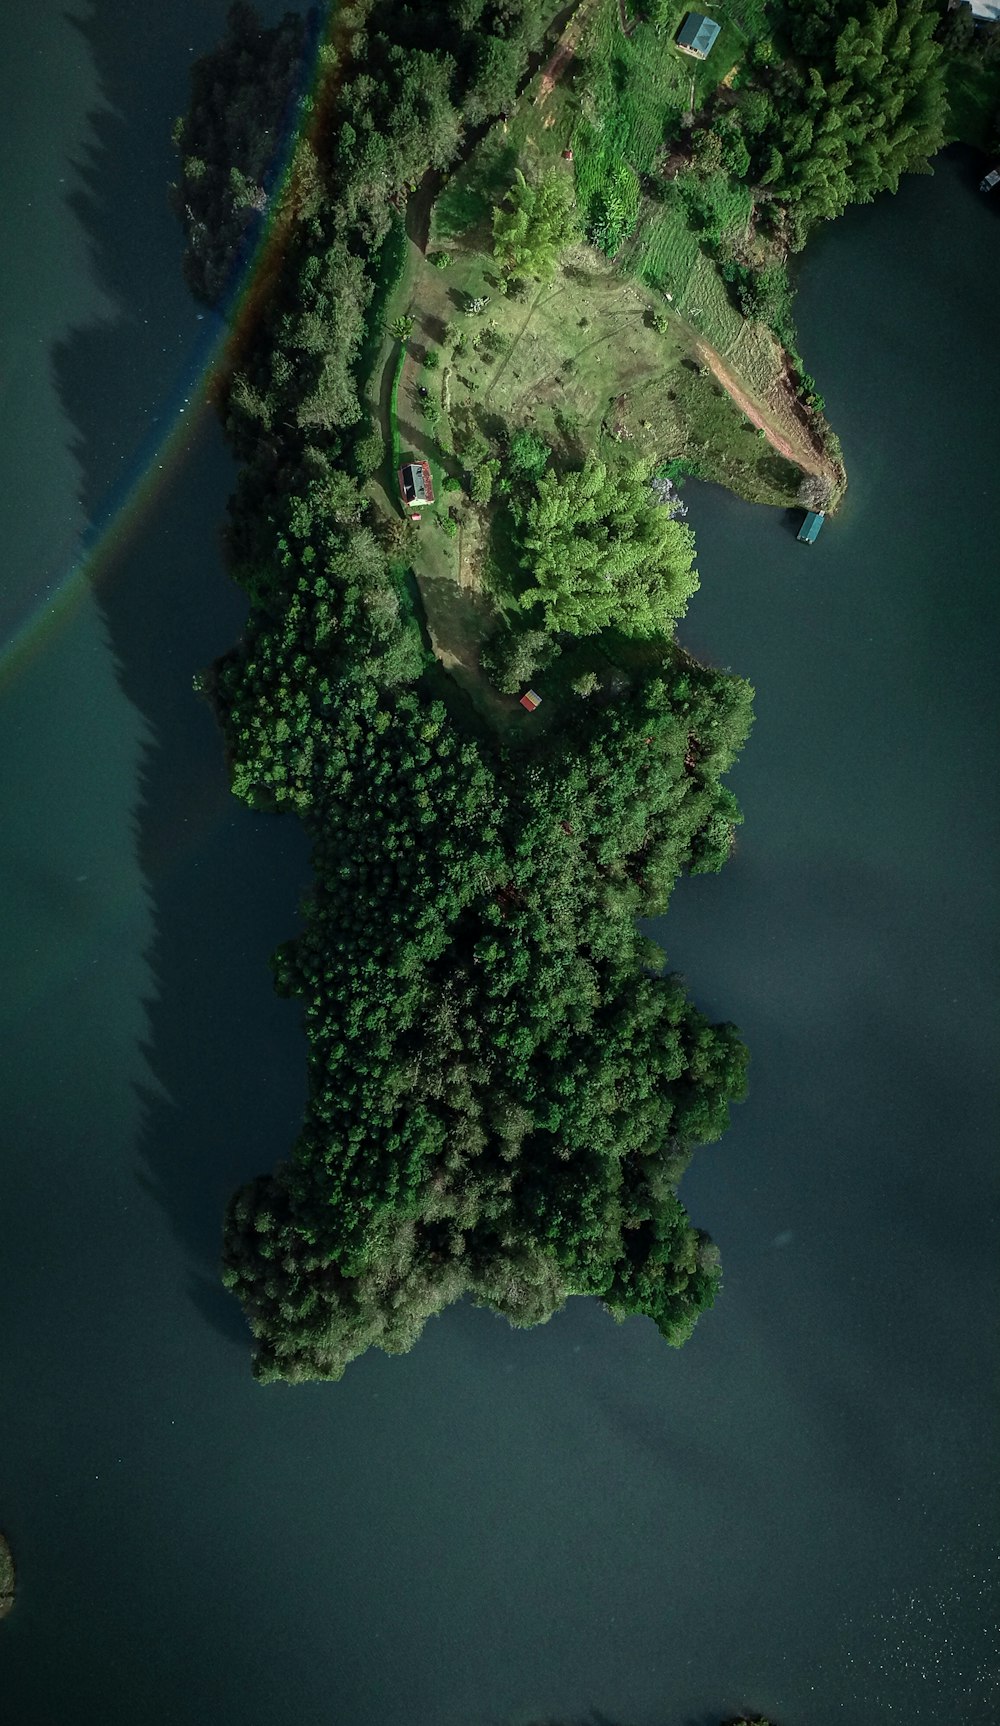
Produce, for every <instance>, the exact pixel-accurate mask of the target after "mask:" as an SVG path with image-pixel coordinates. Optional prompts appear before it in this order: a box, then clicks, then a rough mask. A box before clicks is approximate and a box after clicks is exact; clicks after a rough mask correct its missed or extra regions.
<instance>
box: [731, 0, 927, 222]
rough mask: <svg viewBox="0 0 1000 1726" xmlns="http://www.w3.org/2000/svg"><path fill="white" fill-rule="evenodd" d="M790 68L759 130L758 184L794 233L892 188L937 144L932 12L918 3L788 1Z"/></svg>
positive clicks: (923, 1)
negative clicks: (787, 207)
mask: <svg viewBox="0 0 1000 1726" xmlns="http://www.w3.org/2000/svg"><path fill="white" fill-rule="evenodd" d="M787 14H788V16H787V20H786V23H787V28H788V30H789V33H790V37H791V41H792V44H793V46H794V48H795V50H796V52H797V54H798V56H799V57H800V58H799V61H798V66H797V68H796V70H795V71H794V73H793V72H792V71H789V72H788V73H787V74H786V75H785V77H784V79H783V81H782V83H781V85H780V93H781V100H780V101H779V102H777V103H776V104H775V105H774V106H773V108H772V110H771V114H770V123H769V125H768V126H767V129H766V130H765V132H764V133H763V143H764V146H765V148H764V151H763V154H762V157H761V165H762V168H763V172H762V180H763V182H764V183H765V184H766V185H768V186H771V187H772V188H773V189H774V191H775V192H777V193H778V195H779V196H780V197H782V198H784V199H787V200H788V201H789V203H790V204H791V206H792V209H793V213H794V216H795V220H796V225H797V229H798V232H799V234H800V235H804V234H805V232H806V231H807V229H808V228H809V227H810V226H811V225H812V224H813V223H814V222H816V221H820V220H823V219H828V218H830V217H833V216H838V215H840V214H841V212H842V211H843V210H844V208H845V207H846V206H847V204H849V203H867V202H868V201H869V200H870V199H871V198H873V197H874V196H875V194H876V193H877V192H881V191H886V190H888V191H895V190H896V188H897V186H898V184H899V179H900V176H901V175H902V174H904V173H908V172H912V171H913V170H915V169H920V168H923V167H926V164H927V160H928V158H929V157H930V156H931V155H933V154H934V153H935V151H937V150H939V149H940V147H941V145H942V143H943V142H944V134H945V124H946V120H947V96H946V91H945V83H944V70H943V67H942V64H941V48H940V45H939V44H938V43H937V42H936V41H935V40H934V30H935V27H936V25H937V22H938V16H939V15H938V12H937V10H936V8H934V7H931V6H928V5H927V3H926V0H887V4H885V5H881V6H880V5H875V4H871V3H869V4H868V5H866V6H865V7H864V8H863V10H861V12H860V14H859V13H858V10H857V9H856V8H855V7H854V6H853V5H847V4H845V3H843V0H829V3H828V4H825V5H818V4H816V3H815V0H809V3H808V4H805V3H800V4H794V3H793V4H790V5H789V6H788V8H787Z"/></svg>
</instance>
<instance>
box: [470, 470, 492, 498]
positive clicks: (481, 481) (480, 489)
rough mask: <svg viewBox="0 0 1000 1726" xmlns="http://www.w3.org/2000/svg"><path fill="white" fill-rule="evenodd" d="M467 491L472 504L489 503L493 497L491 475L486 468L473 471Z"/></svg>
mask: <svg viewBox="0 0 1000 1726" xmlns="http://www.w3.org/2000/svg"><path fill="white" fill-rule="evenodd" d="M469 490H470V493H471V496H472V501H473V503H479V504H483V503H489V501H490V498H491V497H492V496H493V475H492V473H491V472H490V469H489V467H488V466H486V467H477V468H476V469H475V471H474V473H473V474H472V476H471V480H470V486H469Z"/></svg>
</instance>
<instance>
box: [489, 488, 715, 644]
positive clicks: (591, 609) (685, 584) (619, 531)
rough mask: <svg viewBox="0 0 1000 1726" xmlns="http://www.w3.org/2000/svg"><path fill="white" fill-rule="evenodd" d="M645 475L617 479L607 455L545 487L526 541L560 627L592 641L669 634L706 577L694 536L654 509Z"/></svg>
mask: <svg viewBox="0 0 1000 1726" xmlns="http://www.w3.org/2000/svg"><path fill="white" fill-rule="evenodd" d="M648 479H649V475H648V472H647V471H646V470H645V469H644V468H641V467H637V468H631V469H628V470H626V471H625V472H624V473H619V474H613V473H611V472H609V470H608V468H607V467H606V466H605V464H604V463H603V462H602V461H600V460H598V459H597V457H593V456H592V457H589V458H588V460H587V461H586V463H585V464H584V466H583V467H582V468H581V469H580V471H579V472H576V473H573V472H570V473H566V474H557V473H556V472H555V471H554V470H551V469H550V470H549V472H548V473H546V474H543V475H542V477H541V478H540V479H539V481H538V490H537V495H536V497H535V499H534V500H533V502H532V503H531V504H530V506H529V508H528V511H527V516H526V520H525V524H524V528H523V530H522V534H521V547H522V555H523V560H524V566H525V569H526V570H527V571H528V572H529V573H530V575H531V578H532V583H533V585H532V586H529V587H528V589H527V591H526V592H525V593H524V594H523V596H522V604H523V605H525V606H531V605H540V606H541V607H542V608H543V610H544V612H545V616H546V620H547V623H548V625H549V627H550V628H553V629H563V630H569V631H570V632H571V633H573V634H575V635H591V634H594V633H595V632H596V631H597V630H600V629H607V628H609V627H611V626H612V625H614V626H615V627H617V628H618V629H620V630H622V631H623V633H624V634H626V635H644V636H653V635H669V634H670V632H671V630H672V629H673V626H674V624H675V623H676V622H677V619H678V618H679V617H681V616H682V615H683V613H684V610H685V608H686V606H687V602H688V600H689V599H690V597H691V595H692V593H694V591H695V589H696V587H697V585H698V578H697V576H696V575H695V572H694V538H693V536H692V534H691V531H690V529H689V528H687V527H685V525H684V523H683V522H680V521H677V520H675V519H674V517H673V516H672V515H671V513H670V510H669V509H667V508H664V507H663V506H662V505H657V504H656V503H655V502H654V499H653V496H652V494H651V493H650V490H649V485H648Z"/></svg>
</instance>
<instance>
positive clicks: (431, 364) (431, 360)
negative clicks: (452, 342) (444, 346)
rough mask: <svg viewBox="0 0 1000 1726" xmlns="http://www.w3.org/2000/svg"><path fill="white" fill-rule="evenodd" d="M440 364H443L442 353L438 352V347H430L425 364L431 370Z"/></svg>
mask: <svg viewBox="0 0 1000 1726" xmlns="http://www.w3.org/2000/svg"><path fill="white" fill-rule="evenodd" d="M440 364H441V355H440V354H439V353H438V351H437V348H428V350H427V353H426V355H425V357H424V365H425V366H426V367H427V370H428V371H429V372H432V371H434V370H435V369H436V367H437V366H439V365H440Z"/></svg>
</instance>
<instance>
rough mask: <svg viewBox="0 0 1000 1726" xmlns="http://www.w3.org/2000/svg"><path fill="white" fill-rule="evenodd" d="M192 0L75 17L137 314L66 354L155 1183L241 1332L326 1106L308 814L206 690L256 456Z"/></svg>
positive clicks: (66, 395)
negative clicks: (243, 1196)
mask: <svg viewBox="0 0 1000 1726" xmlns="http://www.w3.org/2000/svg"><path fill="white" fill-rule="evenodd" d="M184 10H185V11H186V12H187V13H188V14H189V15H190V31H189V32H188V31H186V30H184V29H183V28H178V22H177V18H176V14H175V13H174V14H172V15H171V16H169V17H166V18H161V17H160V16H159V15H158V14H157V13H156V12H155V10H154V11H153V12H152V13H151V12H150V11H149V9H148V8H145V7H141V8H140V7H137V8H134V9H131V10H130V9H125V10H124V11H123V9H122V8H121V7H120V6H119V5H118V4H117V3H116V0H94V4H93V6H92V9H91V11H90V13H89V14H88V15H87V16H86V17H85V18H79V17H74V18H73V19H72V23H73V25H74V27H75V28H76V29H77V30H78V31H79V33H80V35H81V37H82V39H83V41H84V43H85V45H86V49H87V52H88V53H89V54H90V55H91V56H92V57H93V60H94V63H95V65H96V67H97V71H98V74H99V79H100V85H101V94H102V100H103V105H102V108H101V110H100V111H99V112H97V113H95V114H94V115H93V116H92V128H91V144H90V146H89V148H88V150H87V153H86V159H85V160H83V161H82V162H80V164H79V173H80V189H79V190H78V191H77V192H76V193H75V195H74V196H73V198H72V206H73V209H74V212H75V214H76V216H77V218H78V220H79V222H80V223H81V225H82V227H83V229H84V231H85V233H86V236H87V240H88V244H89V248H90V252H91V257H92V263H93V268H94V271H95V274H96V276H97V278H98V280H99V282H100V284H101V286H102V287H103V288H104V290H105V292H106V293H107V294H108V296H109V297H110V299H111V300H112V301H113V302H114V305H115V307H116V308H117V315H116V316H115V318H114V319H113V321H110V322H108V323H105V324H101V325H99V326H96V327H95V326H90V327H88V328H85V329H80V330H76V331H73V332H72V333H71V335H70V337H69V338H68V339H67V340H66V341H64V342H63V343H61V344H60V345H59V346H58V348H57V350H56V351H55V353H54V355H53V365H54V372H55V377H56V382H57V387H58V390H59V394H60V397H61V400H62V404H63V407H64V410H65V412H66V414H67V415H68V417H69V418H70V420H71V421H72V424H73V426H74V427H75V428H76V434H77V435H76V450H75V453H76V456H77V459H78V461H79V463H80V466H81V469H82V476H83V478H82V483H83V502H84V506H85V509H86V512H87V519H88V521H89V522H90V523H91V524H92V529H91V531H92V534H97V533H102V532H103V531H104V529H105V527H106V525H108V523H109V518H110V523H111V530H112V533H113V534H114V537H115V540H116V541H117V542H118V544H117V549H116V551H115V553H114V556H113V558H112V559H111V560H110V562H108V561H107V560H105V566H106V574H105V575H104V576H103V578H102V584H101V587H100V589H99V591H98V600H99V603H100V606H101V608H102V611H103V613H104V616H105V619H106V622H107V625H108V628H109V631H110V635H111V639H112V643H113V648H114V653H115V657H116V662H117V671H118V676H119V681H120V684H121V686H122V688H123V690H124V692H125V694H126V695H127V696H128V698H129V700H130V701H131V702H132V703H133V704H134V705H135V706H136V707H137V708H138V709H139V710H140V712H141V713H142V714H143V715H144V717H145V719H146V721H147V722H148V726H149V731H150V737H151V741H150V743H149V744H148V746H147V749H146V753H145V760H144V766H143V775H142V780H143V783H142V800H141V805H140V812H139V817H138V830H137V834H136V843H137V848H138V853H139V860H140V865H141V868H142V871H143V874H144V876H145V878H146V880H147V881H148V883H149V886H150V889H151V892H152V895H153V898H154V900H155V904H156V926H157V937H156V942H155V948H154V951H153V953H152V954H151V959H152V963H153V968H154V971H155V974H156V978H157V983H158V993H157V996H156V999H155V1000H153V1001H152V1002H151V1003H149V1014H150V1023H151V1038H150V1046H149V1048H148V1050H147V1051H146V1052H147V1057H148V1061H149V1065H150V1067H151V1069H152V1071H153V1073H154V1075H155V1078H156V1081H157V1087H158V1088H157V1089H156V1091H155V1094H154V1093H153V1092H152V1091H150V1090H146V1091H145V1093H144V1094H143V1103H144V1109H143V1127H142V1131H141V1138H140V1142H139V1145H138V1147H137V1149H138V1158H137V1164H138V1167H137V1179H138V1180H139V1181H140V1182H141V1184H142V1185H143V1186H145V1187H146V1189H147V1190H149V1191H151V1192H153V1193H154V1194H155V1195H156V1198H157V1200H158V1201H159V1203H160V1204H161V1205H162V1207H163V1209H164V1211H165V1212H166V1214H167V1216H168V1217H169V1219H170V1223H171V1225H172V1228H173V1230H174V1232H175V1234H176V1237H177V1239H178V1240H179V1241H180V1242H181V1243H182V1245H183V1248H184V1250H185V1252H186V1254H187V1256H188V1260H189V1267H190V1268H189V1276H190V1282H189V1293H190V1296H191V1299H192V1301H193V1303H194V1305H195V1307H196V1308H197V1310H198V1312H199V1313H200V1314H201V1316H202V1317H203V1318H204V1319H206V1320H207V1321H208V1322H210V1323H211V1324H212V1325H213V1326H214V1327H215V1328H216V1329H218V1330H220V1331H221V1332H222V1333H223V1334H224V1335H226V1336H227V1337H230V1338H233V1339H236V1338H238V1337H239V1338H242V1336H243V1325H242V1320H241V1318H240V1315H239V1312H238V1309H237V1308H236V1307H235V1306H234V1305H233V1303H232V1302H231V1301H230V1300H229V1298H228V1297H227V1296H226V1295H225V1293H224V1291H223V1290H222V1288H221V1285H220V1284H219V1283H218V1281H217V1276H216V1266H217V1260H218V1253H219V1242H220V1235H221V1225H222V1214H223V1209H224V1206H225V1203H226V1201H227V1199H228V1197H229V1195H230V1193H231V1191H232V1189H233V1188H234V1186H236V1185H237V1184H238V1183H240V1182H241V1181H243V1180H246V1179H248V1178H249V1177H250V1176H252V1175H253V1174H255V1173H257V1172H258V1171H259V1170H262V1169H264V1168H270V1167H271V1166H272V1165H273V1164H274V1162H275V1161H276V1159H277V1158H278V1157H279V1156H280V1155H281V1154H282V1153H283V1152H284V1151H286V1150H287V1149H288V1147H289V1146H290V1143H291V1140H292V1138H293V1136H294V1133H295V1130H296V1128H297V1125H298V1121H299V1119H300V1116H301V1110H302V1105H303V1100H304V1076H305V1075H304V1067H305V1063H304V1053H305V1050H304V1043H303V1040H302V1038H301V1036H300V1034H299V1030H298V1026H297V1022H296V1020H297V1014H296V1010H295V1008H294V1007H291V1006H289V1005H288V1004H284V1003H282V1002H279V1000H278V999H277V997H276V996H275V995H274V994H273V991H272V988H271V979H270V974H269V971H268V967H267V957H268V954H269V952H270V951H271V949H272V948H273V947H274V946H275V945H276V943H277V942H278V941H279V940H281V939H284V938H286V937H287V936H288V935H289V934H290V933H292V932H293V929H294V925H295V918H296V906H297V900H298V895H299V892H300V890H301V887H302V885H303V884H304V882H305V880H306V874H307V846H306V842H305V837H304V835H303V834H302V832H301V830H300V828H299V827H298V825H297V824H296V823H294V822H286V821H284V820H278V819H277V818H268V817H265V816H259V815H253V814H251V813H250V812H249V811H247V810H245V809H243V808H242V807H241V806H239V805H237V804H236V803H235V802H234V801H233V799H232V798H231V797H230V795H229V791H228V787H227V780H226V773H225V767H224V762H223V758H222V750H221V747H220V739H219V735H218V732H217V729H216V727H215V724H214V721H213V718H212V716H211V714H210V712H209V710H208V708H207V706H206V704H205V703H204V702H202V701H201V700H199V699H198V698H197V697H196V696H195V695H194V692H193V690H192V677H193V674H194V673H195V672H196V671H197V670H198V669H199V668H200V667H202V666H204V665H206V664H208V663H209V662H210V661H211V660H212V659H214V658H215V657H217V656H218V655H219V654H220V653H221V652H223V651H224V650H225V649H226V648H227V647H229V646H230V645H231V643H232V642H233V641H234V640H235V639H236V637H237V636H238V633H239V630H240V627H241V623H242V619H243V616H244V611H245V607H244V603H243V600H242V597H241V596H240V595H239V593H238V592H237V590H236V589H235V588H234V587H233V586H232V585H231V584H230V583H229V581H228V578H227V576H226V574H225V572H224V569H223V567H222V562H221V556H220V541H219V530H220V527H221V523H222V520H223V515H224V510H225V503H226V498H227V495H228V492H229V491H230V489H231V486H232V482H233V475H234V470H233V466H232V463H231V461H230V458H229V456H228V454H227V452H226V450H225V448H224V446H223V443H222V440H221V436H220V435H219V432H218V430H217V428H216V426H215V424H214V422H213V420H212V418H211V415H210V413H209V410H208V409H207V408H206V407H205V406H204V405H203V399H202V398H203V396H204V377H203V369H202V361H201V360H200V358H199V356H200V355H203V353H204V350H205V347H206V343H205V340H204V337H205V323H206V320H205V319H204V318H201V319H199V316H198V313H197V310H196V308H195V306H194V305H193V303H192V302H191V301H190V300H189V297H188V294H187V290H186V289H185V287H184V285H183V282H182V279H181V236H180V233H179V230H177V229H176V227H175V224H174V221H173V218H172V217H171V215H170V213H169V210H168V206H167V186H168V182H169V179H170V176H171V172H172V166H173V162H172V149H171V144H170V126H171V121H172V117H173V116H174V115H175V114H176V113H177V112H178V111H179V110H180V109H181V108H182V107H183V105H184V103H185V101H186V99H187V73H188V66H189V64H190V52H189V50H188V47H187V43H188V40H189V39H190V41H191V42H192V44H194V45H196V49H197V50H201V49H203V48H207V47H208V46H209V45H210V43H211V41H212V40H213V37H214V35H215V34H217V33H221V29H222V26H223V22H224V17H225V12H226V3H225V0H210V3H209V4H208V5H205V4H204V3H200V4H198V5H195V4H193V0H188V3H187V4H186V5H185V8H184ZM262 10H274V11H277V10H278V9H277V8H262ZM206 13H208V14H209V16H208V17H206V16H205V14H206ZM138 66H141V68H142V76H141V79H140V78H139V77H138V76H137V73H136V68H137V67H138Z"/></svg>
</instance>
